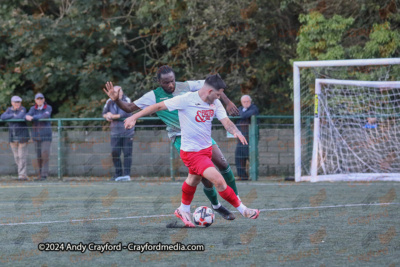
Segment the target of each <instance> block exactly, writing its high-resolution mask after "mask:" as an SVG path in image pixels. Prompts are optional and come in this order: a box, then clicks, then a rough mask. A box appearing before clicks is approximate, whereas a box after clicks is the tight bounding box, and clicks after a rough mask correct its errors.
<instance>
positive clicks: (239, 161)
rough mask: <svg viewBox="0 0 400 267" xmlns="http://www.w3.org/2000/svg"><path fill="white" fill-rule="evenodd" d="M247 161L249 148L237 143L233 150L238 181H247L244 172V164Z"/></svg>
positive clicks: (245, 172) (247, 176)
mask: <svg viewBox="0 0 400 267" xmlns="http://www.w3.org/2000/svg"><path fill="white" fill-rule="evenodd" d="M248 159H249V146H248V145H242V144H241V143H238V144H237V145H236V150H235V164H236V170H237V175H238V176H239V178H240V179H249V175H248V174H247V171H246V162H247V160H248Z"/></svg>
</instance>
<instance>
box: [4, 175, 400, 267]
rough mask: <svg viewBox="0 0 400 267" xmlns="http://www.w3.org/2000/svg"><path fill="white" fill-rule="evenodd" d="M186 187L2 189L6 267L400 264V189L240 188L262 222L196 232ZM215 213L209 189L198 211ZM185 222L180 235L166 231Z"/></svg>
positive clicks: (199, 197)
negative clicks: (188, 223) (183, 208)
mask: <svg viewBox="0 0 400 267" xmlns="http://www.w3.org/2000/svg"><path fill="white" fill-rule="evenodd" d="M181 184H182V182H181V181H180V182H165V181H158V182H157V181H153V182H146V181H140V182H135V181H132V182H124V183H111V182H92V183H78V182H42V183H33V182H27V183H6V182H5V181H4V180H3V182H2V183H1V184H0V186H1V196H0V199H1V201H0V211H1V213H0V214H1V215H0V224H1V225H0V234H1V252H0V265H1V266H71V265H76V266H140V265H146V266H215V265H216V264H217V265H219V266H232V265H236V266H280V265H283V266H349V265H350V266H395V265H396V263H397V264H398V263H399V262H400V237H399V236H400V226H399V221H400V211H399V208H400V203H399V202H400V201H399V194H400V184H398V183H392V182H389V183H383V182H377V183H293V182H281V183H277V182H274V183H271V182H266V181H265V182H263V181H260V182H248V183H246V182H238V188H239V191H240V197H241V199H242V201H243V202H244V203H245V204H246V205H247V206H249V207H251V208H259V209H261V210H262V211H261V214H260V217H259V218H258V219H257V220H249V219H245V218H243V217H241V216H240V214H239V213H235V215H237V219H236V220H234V221H225V220H223V219H222V218H221V217H220V216H219V215H216V222H215V223H214V224H213V225H212V226H210V227H208V228H195V229H187V228H181V226H182V225H183V224H182V223H181V222H180V221H179V220H178V219H177V218H175V216H173V212H174V210H175V209H176V208H177V207H178V206H179V203H180V197H181ZM221 202H222V203H223V204H224V205H226V207H228V208H229V209H230V210H232V211H234V210H235V209H234V208H233V207H231V206H230V205H229V204H227V203H226V202H224V201H223V200H222V201H221ZM200 205H207V206H210V203H209V202H208V201H207V199H206V197H205V195H204V194H203V193H202V186H199V187H198V189H197V192H196V195H195V198H194V201H193V203H192V211H194V208H195V207H196V206H200ZM175 222H177V224H176V227H174V228H167V227H166V226H167V225H168V224H174V223H175ZM45 242H64V243H67V242H70V243H73V244H79V243H80V242H82V243H83V244H88V243H91V242H94V243H97V244H104V243H106V242H109V243H111V244H118V243H119V242H121V243H122V244H123V245H126V244H128V243H132V242H133V243H135V244H144V243H146V242H148V243H150V244H158V243H159V242H161V243H163V244H175V243H177V242H180V243H182V244H185V245H187V244H203V245H204V246H205V251H198V252H193V251H185V252H177V251H174V252H150V251H145V252H143V253H140V252H131V251H127V250H123V251H120V252H117V251H115V252H104V253H100V252H95V251H86V252H85V253H81V252H70V251H68V252H61V251H57V252H44V251H39V250H38V244H39V243H45Z"/></svg>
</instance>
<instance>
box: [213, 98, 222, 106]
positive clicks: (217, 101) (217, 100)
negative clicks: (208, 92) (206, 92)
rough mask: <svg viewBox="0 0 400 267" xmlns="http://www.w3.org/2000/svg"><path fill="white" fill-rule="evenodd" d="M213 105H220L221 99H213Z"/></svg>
mask: <svg viewBox="0 0 400 267" xmlns="http://www.w3.org/2000/svg"><path fill="white" fill-rule="evenodd" d="M214 105H215V106H217V107H218V106H222V102H221V100H219V99H215V100H214Z"/></svg>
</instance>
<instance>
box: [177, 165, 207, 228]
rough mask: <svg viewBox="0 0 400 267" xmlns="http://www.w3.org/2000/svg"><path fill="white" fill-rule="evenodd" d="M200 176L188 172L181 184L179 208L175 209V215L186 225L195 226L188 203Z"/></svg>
mask: <svg viewBox="0 0 400 267" xmlns="http://www.w3.org/2000/svg"><path fill="white" fill-rule="evenodd" d="M201 178H202V177H201V176H199V175H194V174H191V173H189V175H188V177H187V178H186V180H185V182H183V185H182V200H181V205H180V207H179V208H177V209H176V210H175V216H176V217H178V218H179V219H181V220H182V222H183V223H184V224H185V226H186V227H195V225H194V224H193V222H192V213H191V212H190V204H191V203H192V200H193V197H194V193H195V192H196V187H197V185H198V184H199V183H200V181H201Z"/></svg>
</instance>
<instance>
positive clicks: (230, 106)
mask: <svg viewBox="0 0 400 267" xmlns="http://www.w3.org/2000/svg"><path fill="white" fill-rule="evenodd" d="M221 100H222V102H224V104H225V106H226V110H227V111H228V114H229V115H231V116H238V115H239V109H238V108H237V107H236V105H235V104H234V103H233V102H232V101H231V100H230V99H229V98H228V97H227V96H226V94H225V93H222V94H221Z"/></svg>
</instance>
